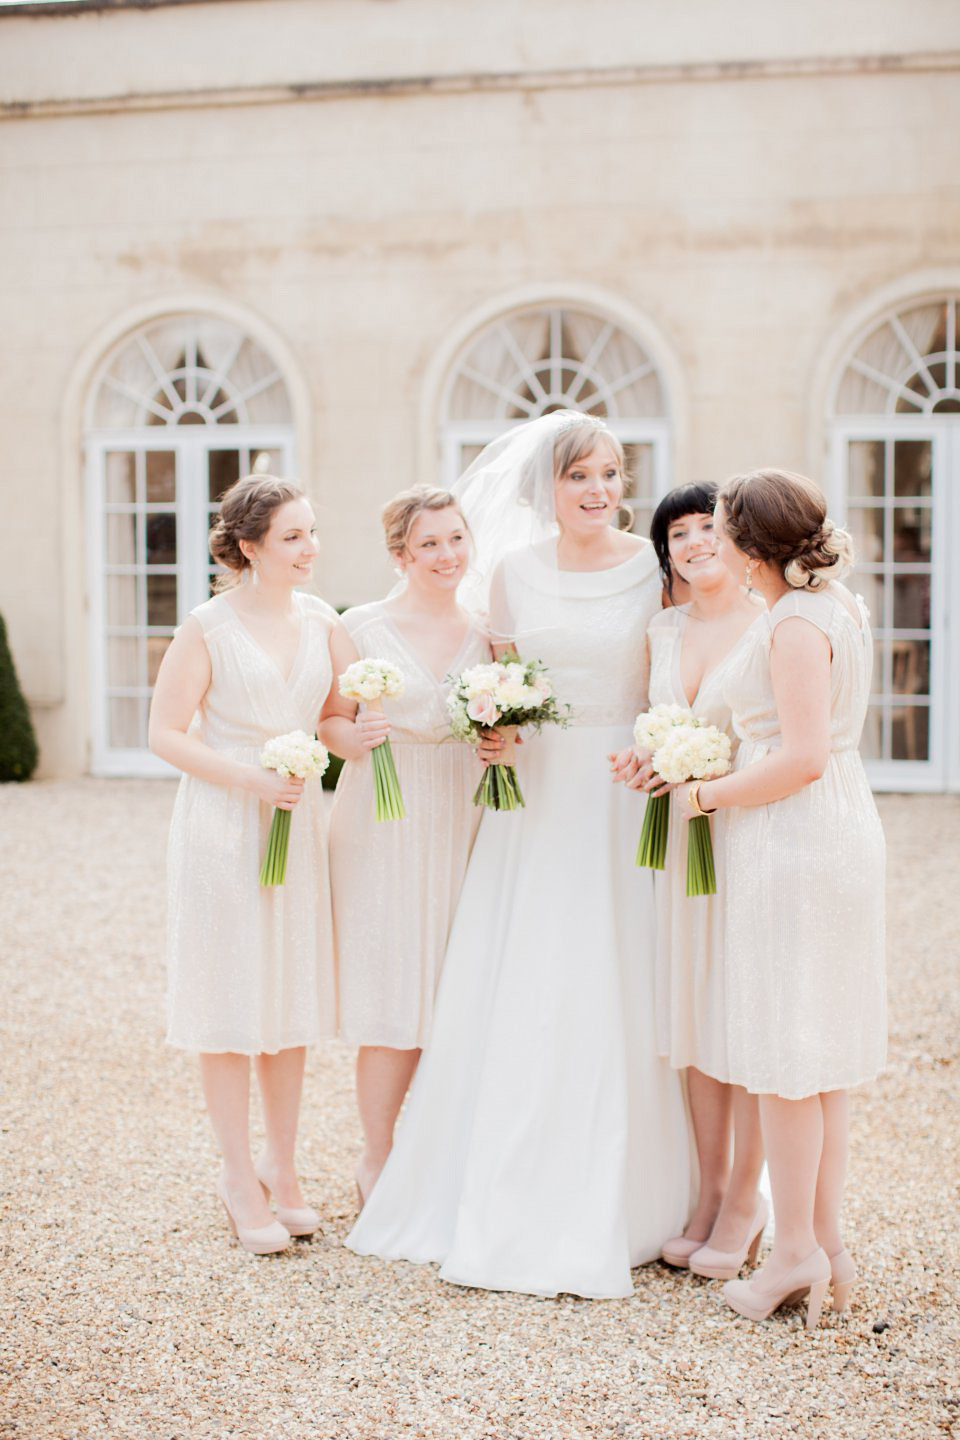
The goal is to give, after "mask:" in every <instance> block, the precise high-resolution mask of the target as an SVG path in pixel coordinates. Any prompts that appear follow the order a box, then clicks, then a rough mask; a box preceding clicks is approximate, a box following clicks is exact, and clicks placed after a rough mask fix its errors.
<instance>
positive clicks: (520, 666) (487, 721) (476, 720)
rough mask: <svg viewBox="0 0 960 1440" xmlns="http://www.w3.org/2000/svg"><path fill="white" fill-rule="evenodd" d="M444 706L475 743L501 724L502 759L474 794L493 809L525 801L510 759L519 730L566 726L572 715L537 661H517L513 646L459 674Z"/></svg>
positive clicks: (457, 730)
mask: <svg viewBox="0 0 960 1440" xmlns="http://www.w3.org/2000/svg"><path fill="white" fill-rule="evenodd" d="M447 710H448V711H449V713H450V729H451V730H452V731H453V733H454V735H455V736H456V737H457V739H458V740H465V741H467V743H468V744H470V745H478V744H479V742H480V739H481V737H482V736H483V734H484V732H485V731H488V730H493V729H499V730H501V731H502V732H503V734H504V737H505V740H506V744H505V745H504V748H503V752H502V760H501V762H500V763H499V764H497V765H488V766H487V768H486V769H485V770H484V773H483V779H482V780H481V781H480V784H479V785H478V786H477V792H476V794H475V795H474V797H473V803H474V805H486V806H488V807H489V808H490V809H491V810H516V809H518V808H519V807H520V806H521V805H523V804H524V803H525V802H524V799H523V793H522V791H521V789H520V783H519V781H518V780H517V772H516V769H515V767H514V763H513V761H514V757H515V742H516V734H517V729H518V728H519V727H520V726H521V725H529V726H531V727H532V728H533V729H534V730H539V729H540V728H541V726H543V725H566V724H568V723H569V718H570V707H569V706H568V705H561V704H560V703H559V701H558V700H557V698H556V696H555V695H554V693H553V686H552V685H551V683H550V680H549V678H548V676H547V673H546V670H545V669H544V667H543V665H542V664H541V663H540V661H539V660H521V659H520V657H519V655H518V654H517V652H516V651H515V650H513V651H507V652H506V654H505V655H504V657H503V659H502V660H494V661H491V662H490V663H489V664H487V665H474V666H473V667H472V668H471V669H469V670H464V672H463V674H462V675H459V676H457V678H456V679H455V680H454V682H453V688H452V689H451V691H450V693H449V695H448V696H447Z"/></svg>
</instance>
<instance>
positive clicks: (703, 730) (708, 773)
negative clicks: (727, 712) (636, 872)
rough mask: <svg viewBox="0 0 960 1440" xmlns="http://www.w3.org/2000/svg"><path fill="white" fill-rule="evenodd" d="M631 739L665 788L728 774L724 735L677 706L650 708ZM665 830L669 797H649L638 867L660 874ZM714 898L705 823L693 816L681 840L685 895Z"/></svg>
mask: <svg viewBox="0 0 960 1440" xmlns="http://www.w3.org/2000/svg"><path fill="white" fill-rule="evenodd" d="M634 738H635V739H636V741H637V745H638V746H639V747H640V748H641V749H644V750H652V751H653V759H652V764H653V768H654V771H655V772H656V774H657V775H659V776H660V778H661V780H663V781H664V782H665V783H666V784H668V785H682V784H683V783H684V782H685V781H687V780H713V779H715V778H716V776H718V775H725V774H726V773H727V771H728V770H729V769H730V737H729V735H725V734H724V732H723V731H722V730H719V729H718V728H717V726H716V725H707V724H706V723H705V722H704V721H703V720H700V719H698V718H697V716H696V715H694V713H693V711H692V710H685V709H684V707H683V706H682V705H656V706H654V708H653V710H650V711H648V712H647V713H646V714H644V715H638V716H637V723H636V725H635V726H634ZM669 827H670V797H669V795H656V796H652V797H651V798H650V799H649V800H648V801H647V808H646V812H645V813H644V817H643V829H642V831H641V833H640V845H639V848H638V850H637V864H638V865H643V866H647V867H648V868H650V869H652V870H662V869H663V867H664V863H665V860H666V853H667V835H668V832H669ZM716 893H717V880H716V873H715V870H714V864H713V841H712V840H711V838H710V821H709V819H708V818H707V816H706V815H698V816H696V817H695V818H694V819H693V820H691V821H690V828H689V831H688V837H687V894H688V895H715V894H716Z"/></svg>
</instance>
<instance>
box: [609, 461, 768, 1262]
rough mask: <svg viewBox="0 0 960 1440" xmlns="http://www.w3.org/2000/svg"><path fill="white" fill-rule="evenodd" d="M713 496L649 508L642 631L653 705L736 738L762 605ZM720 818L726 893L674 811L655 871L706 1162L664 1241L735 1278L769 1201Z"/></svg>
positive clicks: (660, 943)
mask: <svg viewBox="0 0 960 1440" xmlns="http://www.w3.org/2000/svg"><path fill="white" fill-rule="evenodd" d="M716 497H717V487H716V486H715V485H684V486H681V487H679V488H678V489H676V490H671V491H670V493H669V494H668V495H666V496H665V497H664V499H663V500H661V502H660V504H659V505H658V506H657V509H656V510H655V512H654V515H653V520H652V523H651V526H650V538H651V540H652V541H653V546H654V549H655V550H656V552H657V559H658V560H659V562H660V573H661V576H662V578H663V583H664V588H665V590H666V592H667V598H668V599H669V600H670V601H671V602H672V603H671V606H670V607H669V608H667V609H664V610H661V611H660V612H659V613H658V614H656V615H654V617H653V619H652V620H651V621H650V625H649V627H648V629H647V653H648V662H649V666H650V704H651V705H661V704H667V705H683V706H687V707H689V708H690V709H691V710H692V711H693V712H694V714H696V715H697V716H699V717H700V718H701V719H702V720H704V721H705V722H706V723H707V724H708V725H716V726H717V727H718V729H720V730H723V731H726V732H727V733H728V734H730V733H731V720H730V707H729V705H728V704H727V703H726V701H725V699H724V694H723V682H724V676H725V675H727V674H728V673H729V667H730V665H731V663H732V662H733V661H734V660H735V659H736V657H737V656H738V655H739V654H740V651H741V649H742V647H743V644H744V637H745V636H746V635H747V634H748V633H749V632H750V629H751V627H752V626H753V625H755V624H756V623H757V621H758V620H759V617H760V615H761V613H762V611H763V605H762V603H761V602H760V601H759V600H758V597H757V596H755V595H745V594H744V592H743V590H742V588H741V587H740V585H738V584H737V582H736V580H735V579H734V578H733V576H732V575H731V574H730V571H729V570H728V569H727V568H726V566H725V565H724V564H723V562H722V561H721V560H720V558H719V557H718V555H717V546H716V537H715V536H714V529H713V510H714V506H715V504H716ZM678 581H680V582H681V583H682V584H683V586H684V589H685V593H686V594H687V595H689V597H690V600H689V602H688V603H687V604H684V605H676V604H675V603H674V602H675V595H674V587H675V586H676V585H677V582H678ZM731 738H732V739H733V742H734V746H735V745H736V739H735V737H733V736H732V735H731ZM641 760H642V761H643V762H644V763H643V764H642V767H641V769H640V771H639V773H638V774H637V776H636V777H635V778H634V779H633V780H631V781H629V782H628V783H629V784H630V785H631V786H632V788H639V787H640V786H641V785H642V786H643V788H644V789H646V790H648V791H656V790H657V789H658V788H660V787H661V783H662V782H660V781H659V780H658V779H657V778H656V777H654V776H653V771H652V767H651V765H650V763H649V756H647V755H643V756H641ZM671 810H672V811H675V810H676V801H675V800H674V801H672V802H671ZM723 818H724V817H718V820H717V821H715V822H714V825H713V846H714V856H715V861H716V866H717V873H718V885H719V889H720V895H718V896H717V897H715V898H714V897H703V898H700V899H691V898H688V896H687V893H686V892H687V846H686V839H687V836H686V827H685V826H684V825H683V824H682V822H681V819H680V817H679V816H678V815H676V814H674V815H673V817H672V823H671V825H670V830H669V842H668V853H667V864H666V868H665V870H664V872H663V874H662V875H658V876H657V877H656V896H657V971H656V980H657V1004H656V1013H657V1032H658V1034H657V1040H658V1049H659V1052H660V1054H661V1055H664V1056H666V1057H667V1059H669V1061H670V1063H671V1065H672V1066H673V1067H674V1069H676V1070H685V1071H686V1081H687V1097H688V1101H689V1105H690V1114H691V1118H692V1121H693V1130H694V1135H695V1137H696V1144H697V1155H698V1158H699V1161H700V1195H699V1199H698V1201H697V1204H696V1206H695V1208H694V1210H693V1213H692V1215H691V1216H690V1219H689V1221H688V1222H687V1226H686V1229H685V1230H684V1232H683V1234H682V1235H679V1236H676V1237H675V1238H674V1239H672V1240H668V1241H667V1243H666V1244H665V1245H664V1247H663V1258H664V1260H666V1262H667V1264H668V1265H675V1266H677V1267H679V1268H684V1269H685V1268H687V1267H688V1266H689V1268H690V1269H691V1270H693V1271H695V1272H696V1274H698V1275H709V1276H712V1277H714V1278H717V1279H732V1277H733V1276H734V1275H736V1274H737V1272H738V1271H739V1270H740V1267H741V1266H742V1264H743V1262H744V1260H745V1259H746V1258H747V1256H748V1254H749V1253H750V1252H751V1251H752V1252H753V1254H754V1255H755V1254H756V1248H757V1246H758V1245H759V1242H760V1236H761V1234H762V1233H763V1229H764V1226H765V1224H766V1221H767V1206H766V1201H765V1200H764V1199H763V1198H762V1197H758V1195H757V1182H758V1180H759V1177H760V1171H761V1169H762V1167H763V1144H762V1141H761V1138H760V1121H759V1114H758V1109H757V1100H756V1096H753V1095H749V1094H748V1093H747V1091H746V1090H744V1089H742V1088H741V1087H739V1086H733V1085H731V1084H730V1083H729V1080H730V1073H729V1063H728V1060H727V1042H726V1029H725V1018H724V1008H725V1002H724V970H723V954H722V949H721V941H722V935H721V923H722V910H721V905H722V900H721V898H720V897H721V895H722V892H723V886H724V878H725V877H724V864H723V858H724V857H723V840H724V831H723ZM731 1129H732V1131H733V1137H734V1142H735V1143H734V1150H733V1164H732V1168H731V1157H730V1150H731Z"/></svg>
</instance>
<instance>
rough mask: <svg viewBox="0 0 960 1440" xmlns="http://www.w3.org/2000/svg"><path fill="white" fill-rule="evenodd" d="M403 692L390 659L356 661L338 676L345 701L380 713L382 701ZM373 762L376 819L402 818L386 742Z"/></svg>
mask: <svg viewBox="0 0 960 1440" xmlns="http://www.w3.org/2000/svg"><path fill="white" fill-rule="evenodd" d="M402 689H403V675H402V674H401V673H400V671H399V670H398V669H397V667H396V665H391V664H390V661H389V660H373V659H366V660H355V661H354V662H353V664H352V665H348V666H347V668H346V670H344V672H343V674H342V675H341V676H340V694H341V695H342V696H343V697H344V699H345V700H356V702H357V704H363V705H366V707H367V709H368V710H382V709H383V701H384V699H387V700H390V699H392V698H393V696H395V695H399V694H400V692H401V691H402ZM372 759H373V783H374V788H375V790H376V797H377V819H378V820H403V819H405V817H406V814H407V812H406V809H405V807H404V804H403V795H402V794H401V791H400V778H399V776H398V775H397V767H396V763H395V761H394V758H393V751H392V749H391V748H390V741H389V739H386V740H384V742H383V744H382V745H378V746H377V747H376V749H375V750H374V751H373V756H372Z"/></svg>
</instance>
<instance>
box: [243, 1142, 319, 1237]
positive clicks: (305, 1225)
mask: <svg viewBox="0 0 960 1440" xmlns="http://www.w3.org/2000/svg"><path fill="white" fill-rule="evenodd" d="M253 1168H254V1172H255V1174H256V1177H257V1179H258V1180H259V1181H260V1188H261V1190H262V1191H263V1193H264V1195H265V1196H266V1198H267V1199H268V1200H269V1199H270V1183H269V1181H267V1180H265V1179H264V1178H263V1175H262V1174H261V1173H260V1162H259V1161H257V1163H256V1165H254V1167H253ZM273 1208H274V1209H275V1210H276V1212H277V1219H278V1220H279V1221H280V1224H281V1225H282V1226H283V1227H284V1229H285V1230H287V1231H288V1233H289V1234H290V1235H296V1236H297V1237H298V1238H302V1237H303V1236H304V1235H313V1234H315V1233H316V1232H317V1231H318V1230H319V1229H320V1216H319V1215H318V1214H317V1212H316V1210H314V1208H313V1206H312V1205H301V1206H298V1207H294V1206H292V1205H280V1204H278V1203H276V1202H274V1207H273Z"/></svg>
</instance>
